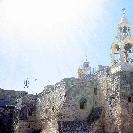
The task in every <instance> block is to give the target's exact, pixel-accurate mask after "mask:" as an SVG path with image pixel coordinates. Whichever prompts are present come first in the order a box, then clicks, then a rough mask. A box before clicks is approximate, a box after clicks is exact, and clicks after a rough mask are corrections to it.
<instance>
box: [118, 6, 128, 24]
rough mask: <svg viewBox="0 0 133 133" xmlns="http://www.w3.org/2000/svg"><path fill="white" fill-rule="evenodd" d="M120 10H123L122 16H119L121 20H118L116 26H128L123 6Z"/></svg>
mask: <svg viewBox="0 0 133 133" xmlns="http://www.w3.org/2000/svg"><path fill="white" fill-rule="evenodd" d="M122 10H123V16H122V18H121V20H120V22H119V24H118V27H124V26H126V27H130V23H129V21H128V19H127V17H126V13H125V11H126V9H125V8H123V9H122Z"/></svg>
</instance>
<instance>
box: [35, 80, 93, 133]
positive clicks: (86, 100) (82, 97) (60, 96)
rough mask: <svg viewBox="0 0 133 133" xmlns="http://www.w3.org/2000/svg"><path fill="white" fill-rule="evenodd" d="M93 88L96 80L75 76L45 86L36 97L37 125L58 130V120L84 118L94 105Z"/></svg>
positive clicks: (44, 129)
mask: <svg viewBox="0 0 133 133" xmlns="http://www.w3.org/2000/svg"><path fill="white" fill-rule="evenodd" d="M94 88H96V82H93V81H87V80H80V79H76V78H66V79H63V80H61V81H60V82H58V83H56V84H55V85H54V86H52V85H49V86H46V87H45V89H44V91H43V92H42V93H40V94H39V95H38V98H37V107H36V108H37V111H36V113H37V127H38V128H40V129H42V130H43V131H44V132H48V131H47V130H48V129H49V130H50V129H51V131H53V132H58V123H57V122H58V121H82V120H86V119H87V117H88V115H89V114H90V112H91V110H92V108H93V107H94V106H95V100H94V98H95V95H94ZM81 104H82V105H81ZM81 106H82V107H81Z"/></svg>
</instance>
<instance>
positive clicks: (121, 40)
mask: <svg viewBox="0 0 133 133" xmlns="http://www.w3.org/2000/svg"><path fill="white" fill-rule="evenodd" d="M132 48H133V38H132V36H131V25H130V23H129V21H128V19H127V17H126V13H125V9H123V16H122V18H121V20H120V22H119V24H118V26H117V36H116V38H115V40H114V42H113V43H112V66H117V65H118V64H124V63H126V64H127V63H128V64H129V63H132V62H133V59H132V53H133V51H132V50H133V49H132Z"/></svg>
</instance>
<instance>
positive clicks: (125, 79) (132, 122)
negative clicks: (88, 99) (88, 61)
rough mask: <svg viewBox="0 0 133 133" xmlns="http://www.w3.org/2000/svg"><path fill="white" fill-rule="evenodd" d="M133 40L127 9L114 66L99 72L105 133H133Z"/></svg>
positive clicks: (115, 47)
mask: <svg viewBox="0 0 133 133" xmlns="http://www.w3.org/2000/svg"><path fill="white" fill-rule="evenodd" d="M132 47H133V38H132V36H131V25H130V23H129V21H128V19H127V17H126V14H125V9H123V16H122V18H121V20H120V22H119V24H118V26H117V36H116V38H115V40H114V42H113V44H112V55H111V57H112V65H111V67H110V68H109V69H104V70H101V71H99V72H97V77H98V87H99V90H100V101H99V102H100V103H101V106H103V107H104V110H105V117H104V120H103V123H104V125H105V126H104V130H105V132H109V133H112V132H113V133H132V132H133V64H132V56H131V55H132Z"/></svg>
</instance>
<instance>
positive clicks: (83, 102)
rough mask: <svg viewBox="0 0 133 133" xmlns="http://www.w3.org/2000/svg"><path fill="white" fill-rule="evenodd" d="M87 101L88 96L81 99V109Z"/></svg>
mask: <svg viewBox="0 0 133 133" xmlns="http://www.w3.org/2000/svg"><path fill="white" fill-rule="evenodd" d="M86 103H87V100H86V98H81V99H80V109H85V106H86Z"/></svg>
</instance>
